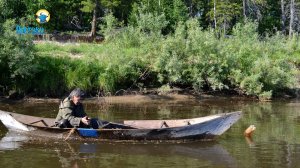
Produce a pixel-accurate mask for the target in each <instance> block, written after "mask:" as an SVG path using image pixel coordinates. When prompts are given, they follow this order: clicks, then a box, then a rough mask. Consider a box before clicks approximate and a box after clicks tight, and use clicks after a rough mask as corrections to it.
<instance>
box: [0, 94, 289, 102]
mask: <svg viewBox="0 0 300 168" xmlns="http://www.w3.org/2000/svg"><path fill="white" fill-rule="evenodd" d="M63 98H64V97H63ZM63 98H48V97H24V98H22V99H9V98H7V97H0V102H8V103H18V102H30V103H45V102H50V103H59V102H60V101H61V100H62V99H63ZM222 99H228V100H236V101H260V100H259V99H257V98H255V97H250V96H245V95H219V94H205V93H202V94H186V93H185V94H181V93H170V94H164V95H158V94H135V95H121V96H106V97H88V98H84V99H83V101H85V102H89V103H104V104H105V103H108V104H123V103H124V104H128V103H133V104H134V103H149V102H151V103H163V102H180V101H192V102H197V101H201V100H222ZM283 99H284V100H288V99H287V98H283ZM274 100H278V99H274Z"/></svg>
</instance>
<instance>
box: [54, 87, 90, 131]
mask: <svg viewBox="0 0 300 168" xmlns="http://www.w3.org/2000/svg"><path fill="white" fill-rule="evenodd" d="M81 96H83V91H82V90H81V89H79V88H76V89H74V90H73V91H72V92H71V93H70V95H69V96H68V97H67V98H65V99H64V100H63V101H62V102H61V103H60V106H59V112H58V114H57V117H56V119H55V124H56V125H57V126H58V127H60V128H68V127H81V128H82V127H83V128H85V127H89V121H90V119H89V118H88V117H87V115H86V113H85V112H84V109H83V105H82V103H81V102H80V100H81Z"/></svg>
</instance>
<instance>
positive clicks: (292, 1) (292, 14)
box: [289, 0, 295, 38]
mask: <svg viewBox="0 0 300 168" xmlns="http://www.w3.org/2000/svg"><path fill="white" fill-rule="evenodd" d="M294 13H295V0H291V2H290V26H289V37H290V38H291V37H292V34H293V25H294Z"/></svg>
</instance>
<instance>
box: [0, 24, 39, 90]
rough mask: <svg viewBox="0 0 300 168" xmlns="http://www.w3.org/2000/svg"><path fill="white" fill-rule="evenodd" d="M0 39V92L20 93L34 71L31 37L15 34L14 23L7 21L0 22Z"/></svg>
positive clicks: (27, 86) (28, 83)
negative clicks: (12, 91)
mask: <svg viewBox="0 0 300 168" xmlns="http://www.w3.org/2000/svg"><path fill="white" fill-rule="evenodd" d="M0 37H1V38H0V74H1V75H0V92H1V91H2V92H8V91H11V90H14V91H18V92H21V91H22V90H24V89H27V88H29V87H30V82H29V80H27V79H29V78H33V77H34V73H35V71H36V65H35V64H34V59H35V56H34V45H33V43H32V36H30V35H18V34H16V32H15V21H14V20H7V21H6V22H5V23H2V22H0Z"/></svg>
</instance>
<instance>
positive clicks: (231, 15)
mask: <svg viewBox="0 0 300 168" xmlns="http://www.w3.org/2000/svg"><path fill="white" fill-rule="evenodd" d="M212 3H213V4H212V8H211V10H210V11H209V12H208V14H207V16H208V17H209V18H210V20H212V21H213V25H214V26H213V27H214V28H215V29H216V30H218V31H220V32H223V34H224V35H225V34H226V33H227V30H228V29H229V28H231V27H232V26H233V25H234V21H235V20H238V18H239V16H240V14H241V10H240V9H241V4H239V3H237V2H235V1H234V0H223V1H217V0H214V1H213V2H212Z"/></svg>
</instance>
